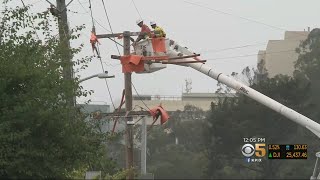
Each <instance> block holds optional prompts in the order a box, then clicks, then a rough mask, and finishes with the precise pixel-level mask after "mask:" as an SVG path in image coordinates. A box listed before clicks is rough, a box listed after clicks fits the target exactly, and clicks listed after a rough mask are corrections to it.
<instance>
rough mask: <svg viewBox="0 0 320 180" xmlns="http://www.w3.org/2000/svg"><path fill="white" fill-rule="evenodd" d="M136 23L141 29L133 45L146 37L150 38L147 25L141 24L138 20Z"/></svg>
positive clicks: (141, 21)
mask: <svg viewBox="0 0 320 180" xmlns="http://www.w3.org/2000/svg"><path fill="white" fill-rule="evenodd" d="M136 23H137V25H138V26H139V27H140V28H141V32H140V35H139V36H138V38H137V39H136V41H135V42H134V44H135V43H137V42H139V41H140V40H141V39H146V38H148V37H151V30H150V28H149V27H148V26H147V25H145V24H144V23H143V20H142V19H138V20H137V21H136Z"/></svg>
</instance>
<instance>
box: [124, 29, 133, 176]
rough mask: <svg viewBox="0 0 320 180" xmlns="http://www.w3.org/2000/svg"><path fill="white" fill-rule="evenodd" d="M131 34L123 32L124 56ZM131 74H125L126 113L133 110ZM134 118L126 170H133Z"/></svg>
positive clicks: (128, 133)
mask: <svg viewBox="0 0 320 180" xmlns="http://www.w3.org/2000/svg"><path fill="white" fill-rule="evenodd" d="M130 38H131V37H130V32H129V31H124V32H123V54H124V55H130ZM131 83H132V82H131V73H130V72H127V73H124V88H125V100H126V113H129V112H130V111H131V110H132V85H131ZM132 126H133V118H132V117H130V116H129V117H127V125H126V168H127V169H130V168H133V166H134V164H133V127H132ZM133 178H134V175H133V172H132V171H130V173H129V175H128V177H127V179H133Z"/></svg>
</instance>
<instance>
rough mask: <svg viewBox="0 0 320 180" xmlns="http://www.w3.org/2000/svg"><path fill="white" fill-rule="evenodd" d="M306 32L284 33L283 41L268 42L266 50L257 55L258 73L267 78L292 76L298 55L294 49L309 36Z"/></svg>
mask: <svg viewBox="0 0 320 180" xmlns="http://www.w3.org/2000/svg"><path fill="white" fill-rule="evenodd" d="M309 32H310V30H308V31H286V32H285V36H284V39H283V40H270V41H269V42H268V45H267V48H266V50H260V51H259V54H258V62H257V64H258V71H259V73H260V75H262V77H263V75H266V76H267V77H269V78H272V77H274V76H275V75H278V74H283V75H289V76H292V75H293V71H294V63H295V61H297V59H298V56H299V54H298V53H296V48H298V47H299V45H300V43H301V42H302V41H304V40H305V39H306V38H307V37H308V34H309Z"/></svg>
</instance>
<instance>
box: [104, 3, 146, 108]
mask: <svg viewBox="0 0 320 180" xmlns="http://www.w3.org/2000/svg"><path fill="white" fill-rule="evenodd" d="M133 3H134V2H133ZM102 4H103V7H104V11H105V14H106V16H107V20H108V23H109V27H110V30H111V33H112V34H113V30H112V26H111V23H110V19H109V16H108V13H107V9H106V6H105V4H104V2H103V0H102ZM135 7H136V6H135ZM136 10H137V11H138V9H137V8H136ZM138 13H139V12H138ZM139 14H140V13H139ZM115 43H116V42H115ZM116 47H117V50H118V53H119V56H120V55H121V53H120V51H119V49H118V46H117V44H116ZM131 84H132V86H133V88H134V90H135V92H136V93H137V95H138V96H139V97H140V95H139V93H138V91H137V89H136V88H135V86H134V84H133V83H132V82H131ZM139 99H140V100H141V102H142V103H143V104H144V105H145V106H146V108H148V109H149V110H150V108H149V107H148V106H147V105H146V103H145V102H144V101H143V100H142V99H141V98H139Z"/></svg>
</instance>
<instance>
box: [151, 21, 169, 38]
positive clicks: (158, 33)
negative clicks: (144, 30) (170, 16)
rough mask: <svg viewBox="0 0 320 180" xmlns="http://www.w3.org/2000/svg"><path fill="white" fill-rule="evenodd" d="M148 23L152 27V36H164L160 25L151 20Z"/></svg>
mask: <svg viewBox="0 0 320 180" xmlns="http://www.w3.org/2000/svg"><path fill="white" fill-rule="evenodd" d="M150 25H151V27H152V28H153V29H154V34H153V37H156V38H158V37H164V38H165V37H166V33H165V32H164V30H163V29H162V28H161V27H159V26H157V24H156V23H155V22H154V21H151V22H150Z"/></svg>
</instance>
